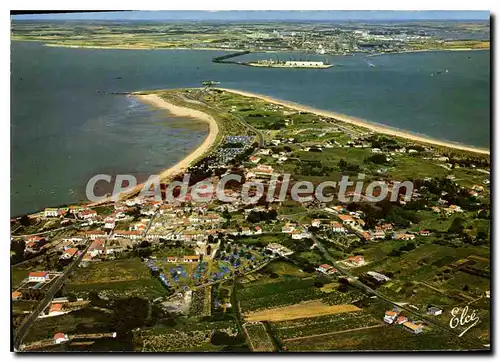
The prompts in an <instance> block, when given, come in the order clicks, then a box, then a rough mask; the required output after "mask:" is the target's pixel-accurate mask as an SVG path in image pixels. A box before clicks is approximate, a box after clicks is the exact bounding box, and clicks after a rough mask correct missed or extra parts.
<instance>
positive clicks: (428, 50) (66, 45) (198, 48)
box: [12, 39, 491, 57]
mask: <svg viewBox="0 0 500 362" xmlns="http://www.w3.org/2000/svg"><path fill="white" fill-rule="evenodd" d="M12 41H25V42H37V43H42V44H43V46H46V47H53V48H72V49H104V50H105V49H108V50H113V49H114V50H208V51H222V52H239V51H242V50H248V49H232V48H210V47H207V48H202V47H196V48H188V47H176V46H174V47H167V48H162V47H154V46H126V45H76V44H60V43H45V42H44V41H43V40H36V39H12ZM479 50H489V51H491V47H489V48H449V49H439V48H436V49H414V50H403V51H399V52H391V53H368V54H366V53H359V54H366V55H365V57H378V56H382V55H393V54H406V53H420V52H448V51H449V52H455V51H479ZM250 51H251V52H253V53H289V52H290V50H266V49H253V50H250ZM296 51H298V50H296ZM292 52H293V50H292ZM310 54H316V53H314V52H311V53H310ZM325 55H328V54H325ZM329 55H330V56H345V55H349V54H329Z"/></svg>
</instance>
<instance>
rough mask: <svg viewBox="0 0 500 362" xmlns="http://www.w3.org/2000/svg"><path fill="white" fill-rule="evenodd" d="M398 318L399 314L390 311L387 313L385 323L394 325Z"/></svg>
mask: <svg viewBox="0 0 500 362" xmlns="http://www.w3.org/2000/svg"><path fill="white" fill-rule="evenodd" d="M397 317H398V313H397V312H395V311H393V310H388V311H386V312H385V315H384V322H385V323H387V324H392V323H394V321H395V320H396V318H397Z"/></svg>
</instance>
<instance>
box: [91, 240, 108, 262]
mask: <svg viewBox="0 0 500 362" xmlns="http://www.w3.org/2000/svg"><path fill="white" fill-rule="evenodd" d="M87 253H88V254H89V255H91V256H92V257H93V258H94V257H95V256H97V255H99V254H103V253H104V242H103V241H102V240H95V241H94V242H93V243H92V244H91V245H90V247H89V249H88V251H87Z"/></svg>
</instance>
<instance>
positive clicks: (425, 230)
mask: <svg viewBox="0 0 500 362" xmlns="http://www.w3.org/2000/svg"><path fill="white" fill-rule="evenodd" d="M430 234H431V232H430V231H429V230H427V229H423V230H420V231H419V232H418V235H420V236H429V235H430Z"/></svg>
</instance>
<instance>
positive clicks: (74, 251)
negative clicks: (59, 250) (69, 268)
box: [61, 248, 78, 259]
mask: <svg viewBox="0 0 500 362" xmlns="http://www.w3.org/2000/svg"><path fill="white" fill-rule="evenodd" d="M77 254H78V249H77V248H69V249H67V250H66V251H65V252H64V253H63V254H62V255H61V259H71V258H73V257H74V256H75V255H77Z"/></svg>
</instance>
